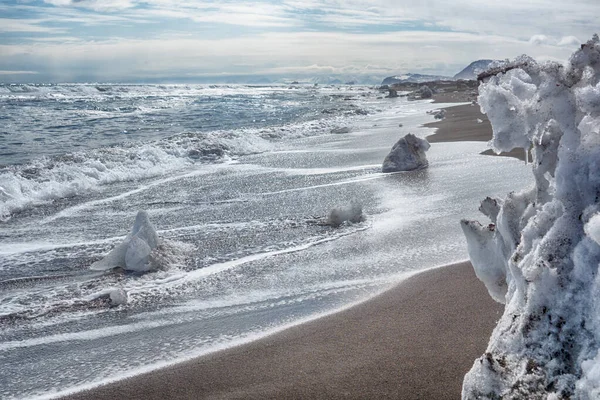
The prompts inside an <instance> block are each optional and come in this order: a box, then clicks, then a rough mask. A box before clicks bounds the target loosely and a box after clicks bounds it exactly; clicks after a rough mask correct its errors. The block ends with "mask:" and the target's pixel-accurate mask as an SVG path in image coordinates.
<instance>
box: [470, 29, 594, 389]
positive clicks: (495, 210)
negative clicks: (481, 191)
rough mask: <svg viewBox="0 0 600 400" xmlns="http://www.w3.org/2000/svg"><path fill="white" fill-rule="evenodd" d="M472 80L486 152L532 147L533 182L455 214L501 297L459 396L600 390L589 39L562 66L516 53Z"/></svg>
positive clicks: (481, 271) (484, 276) (478, 266)
mask: <svg viewBox="0 0 600 400" xmlns="http://www.w3.org/2000/svg"><path fill="white" fill-rule="evenodd" d="M496 72H500V73H498V74H497V75H495V76H490V77H489V80H488V81H487V82H485V83H483V84H482V85H481V87H480V96H479V104H480V105H481V108H482V111H483V112H484V113H486V114H487V115H488V117H489V119H490V122H491V123H492V127H493V130H494V137H493V139H492V141H491V144H492V146H493V148H494V150H495V151H498V152H500V151H509V150H511V149H513V148H523V149H526V150H527V149H529V148H531V153H532V156H533V163H532V169H533V176H534V178H535V184H534V186H533V187H532V188H531V189H529V190H527V191H524V192H522V193H511V194H510V195H508V196H507V197H506V198H505V199H503V200H500V199H486V200H485V201H484V203H483V204H482V207H481V209H480V210H481V211H482V212H483V213H484V214H485V215H487V216H488V217H489V218H490V219H491V221H492V224H490V225H487V226H482V225H480V224H478V223H477V222H473V221H463V222H462V227H463V231H464V232H465V235H466V237H467V240H468V246H469V254H470V256H471V260H472V262H473V265H474V267H475V271H476V272H477V276H478V277H479V278H480V279H481V280H482V281H483V282H484V283H485V285H486V287H487V288H488V290H489V291H490V294H491V295H492V297H494V298H495V299H497V300H498V301H501V302H505V304H506V307H505V311H504V314H503V316H502V318H501V319H500V321H499V322H498V325H497V326H496V328H495V329H494V332H493V334H492V337H491V340H490V342H489V345H488V348H487V351H486V353H485V354H484V355H483V356H482V357H481V358H480V359H478V360H476V361H475V363H474V365H473V367H472V369H471V371H470V372H469V373H468V374H467V375H466V377H465V380H464V385H463V398H465V399H499V398H507V399H522V398H523V399H524V398H527V399H549V398H552V399H559V398H579V399H597V398H600V354H599V348H600V345H599V344H600V277H599V276H598V265H599V262H600V245H599V243H598V231H599V223H598V219H599V218H600V217H599V215H600V214H599V213H600V200H599V199H600V172H599V171H600V84H599V81H600V41H599V40H598V36H597V35H594V37H593V39H592V40H590V41H588V42H587V43H586V44H584V45H582V46H581V49H579V50H577V51H576V52H575V53H574V54H573V55H572V56H571V57H570V59H569V62H568V64H567V66H566V67H563V66H562V65H560V64H557V63H553V62H548V63H544V64H538V63H537V62H536V61H534V60H533V59H531V58H529V57H525V56H522V57H520V58H519V59H517V60H515V61H514V62H513V63H510V64H508V65H505V66H504V67H503V68H500V69H498V70H497V71H496Z"/></svg>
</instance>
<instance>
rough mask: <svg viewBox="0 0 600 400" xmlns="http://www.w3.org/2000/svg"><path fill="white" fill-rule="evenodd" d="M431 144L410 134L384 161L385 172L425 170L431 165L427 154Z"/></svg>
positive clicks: (397, 144)
mask: <svg viewBox="0 0 600 400" xmlns="http://www.w3.org/2000/svg"><path fill="white" fill-rule="evenodd" d="M429 147H430V144H429V142H428V141H427V140H425V139H421V138H418V137H416V136H415V135H413V134H412V133H409V134H408V135H406V136H404V137H403V138H401V139H400V140H398V142H396V144H395V145H394V147H392V151H390V153H389V154H388V155H387V157H385V160H383V167H382V171H383V172H398V171H411V170H413V169H420V168H425V167H427V166H428V165H429V162H428V161H427V157H425V152H426V151H427V150H429Z"/></svg>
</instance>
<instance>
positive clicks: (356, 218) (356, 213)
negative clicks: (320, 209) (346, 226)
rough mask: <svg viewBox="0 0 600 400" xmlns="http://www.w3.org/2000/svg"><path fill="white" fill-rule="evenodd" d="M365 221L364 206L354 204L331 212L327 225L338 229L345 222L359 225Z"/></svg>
mask: <svg viewBox="0 0 600 400" xmlns="http://www.w3.org/2000/svg"><path fill="white" fill-rule="evenodd" d="M364 220H365V216H364V214H363V211H362V206H361V205H360V204H359V203H356V202H352V203H350V205H349V206H347V207H338V208H334V209H333V210H331V212H330V213H329V217H328V218H327V225H331V226H334V227H338V226H340V225H342V224H343V223H345V222H350V223H358V222H362V221H364Z"/></svg>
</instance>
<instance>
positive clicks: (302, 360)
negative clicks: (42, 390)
mask: <svg viewBox="0 0 600 400" xmlns="http://www.w3.org/2000/svg"><path fill="white" fill-rule="evenodd" d="M478 113H479V108H478V107H477V106H471V105H461V106H455V107H450V108H448V109H447V114H446V115H447V118H446V119H444V120H442V121H440V122H434V123H432V124H427V126H430V127H432V126H433V127H437V128H438V131H437V133H436V134H435V135H432V136H430V137H429V138H428V140H430V141H431V142H433V143H436V142H444V141H482V140H489V138H488V135H490V133H489V132H488V130H489V129H490V127H489V122H487V120H486V122H485V123H480V122H478V121H477V118H480V116H479V114H480V113H479V114H478ZM502 311H503V306H502V305H500V304H498V303H495V302H494V301H493V300H492V299H491V297H490V296H489V294H488V293H487V290H486V289H485V287H484V285H483V284H482V283H481V282H480V281H479V280H478V279H477V278H476V276H475V274H474V272H473V269H472V267H471V265H470V263H468V262H463V263H459V264H453V265H449V266H445V267H441V268H435V269H431V270H427V271H425V272H421V273H418V274H416V275H414V276H412V277H410V278H408V279H406V280H404V281H402V282H401V283H399V284H398V285H397V286H395V287H394V288H393V289H391V290H388V291H386V292H384V293H383V294H381V295H379V296H377V297H375V298H373V299H370V300H368V301H366V302H364V303H361V304H359V305H357V306H354V307H352V308H349V309H346V310H344V311H341V312H338V313H335V314H333V315H329V316H326V317H322V318H319V319H316V320H313V321H310V322H308V323H304V324H301V325H298V326H295V327H293V328H289V329H287V330H284V331H282V332H279V333H276V334H274V335H271V336H268V337H266V338H262V339H259V340H257V341H254V342H251V343H249V344H244V345H241V346H238V347H234V348H230V349H227V350H223V351H219V352H216V353H212V354H209V355H205V356H201V357H198V358H195V359H192V360H191V361H186V362H182V363H179V364H175V365H172V366H169V367H166V368H163V369H159V370H156V371H152V372H149V373H144V374H141V375H136V376H134V377H131V378H127V379H124V380H121V381H117V382H114V383H110V384H107V385H104V386H100V387H96V388H94V389H92V390H89V391H84V392H79V393H76V394H73V395H71V396H68V397H66V398H69V399H117V398H134V399H176V398H177V399H179V398H190V399H191V398H206V399H234V398H235V399H241V398H244V399H247V398H250V399H288V398H289V399H293V398H294V399H296V398H357V399H358V398H362V399H364V398H402V399H430V398H432V399H456V398H460V393H461V387H462V381H463V376H464V374H465V373H466V372H467V371H468V370H469V369H470V368H471V366H472V365H473V362H475V360H476V359H477V358H478V357H480V356H481V355H482V354H483V353H484V352H485V349H486V346H487V342H488V340H489V337H490V335H491V332H492V329H493V328H494V326H495V324H496V321H497V320H498V319H499V318H500V316H501V314H502Z"/></svg>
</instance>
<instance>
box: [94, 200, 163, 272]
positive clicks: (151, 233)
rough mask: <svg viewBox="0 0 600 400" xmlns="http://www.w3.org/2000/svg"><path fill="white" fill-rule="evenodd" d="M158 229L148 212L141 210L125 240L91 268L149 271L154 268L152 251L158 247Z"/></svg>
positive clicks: (99, 269) (98, 269) (97, 269)
mask: <svg viewBox="0 0 600 400" xmlns="http://www.w3.org/2000/svg"><path fill="white" fill-rule="evenodd" d="M158 243H159V239H158V235H157V234H156V230H155V229H154V227H153V226H152V224H151V223H150V219H149V218H148V213H147V212H146V211H140V212H138V213H137V216H136V217H135V222H134V223H133V228H132V229H131V232H130V233H129V235H127V237H126V238H125V240H124V241H123V242H122V243H120V244H118V245H117V246H116V247H115V248H114V249H112V250H111V251H110V252H109V253H108V254H107V255H106V256H105V257H104V258H103V259H102V260H100V261H96V262H95V263H94V264H92V266H91V269H92V270H95V271H104V270H109V269H113V268H117V267H120V268H123V269H124V270H127V271H135V272H147V271H150V270H152V269H153V263H152V262H151V261H152V260H151V258H152V251H153V250H154V249H156V248H157V247H158Z"/></svg>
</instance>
